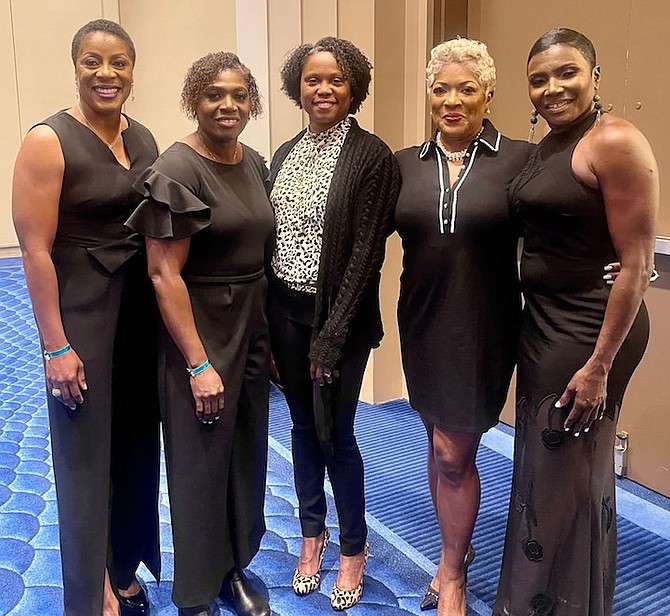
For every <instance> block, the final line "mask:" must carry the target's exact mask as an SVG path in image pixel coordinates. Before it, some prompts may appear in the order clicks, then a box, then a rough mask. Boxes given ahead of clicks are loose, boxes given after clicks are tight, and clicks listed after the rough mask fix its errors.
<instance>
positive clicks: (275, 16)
mask: <svg viewBox="0 0 670 616" xmlns="http://www.w3.org/2000/svg"><path fill="white" fill-rule="evenodd" d="M301 15H302V11H301V2H300V0H268V24H269V27H268V50H269V71H270V76H269V82H270V94H269V106H270V145H271V149H272V152H274V151H275V150H276V149H277V148H278V147H279V146H280V145H281V144H282V143H284V142H285V141H287V140H288V139H290V138H291V137H293V136H294V135H295V134H296V133H297V132H298V131H300V130H301V129H302V127H303V123H302V115H301V113H300V111H299V110H298V108H297V107H296V106H295V104H294V103H293V102H292V101H290V100H289V99H288V98H286V96H285V95H284V93H283V92H282V91H281V79H280V77H279V69H280V67H281V65H282V63H283V61H284V58H285V56H286V54H287V53H288V52H289V51H290V50H291V49H293V48H294V47H297V46H298V45H300V44H301V43H302V39H301V36H302V26H301V20H302V17H301Z"/></svg>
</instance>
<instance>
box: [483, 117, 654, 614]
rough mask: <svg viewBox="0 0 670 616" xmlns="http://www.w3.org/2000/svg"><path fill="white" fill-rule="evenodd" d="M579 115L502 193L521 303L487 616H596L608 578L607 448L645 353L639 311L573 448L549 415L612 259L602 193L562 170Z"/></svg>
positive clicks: (578, 362)
mask: <svg viewBox="0 0 670 616" xmlns="http://www.w3.org/2000/svg"><path fill="white" fill-rule="evenodd" d="M594 118H595V116H594V115H593V114H589V115H588V116H586V117H585V118H584V119H583V120H582V121H581V122H580V123H579V124H578V125H576V126H575V127H574V128H573V129H570V130H569V131H567V132H565V133H560V134H554V133H550V134H549V135H547V137H545V139H544V140H543V141H542V142H541V143H540V145H539V148H538V150H537V153H536V155H535V156H534V157H533V158H532V159H531V161H530V162H529V164H528V166H527V167H526V168H525V169H524V171H523V172H522V173H521V174H520V176H519V177H518V178H517V180H516V182H515V183H514V184H513V185H512V189H511V199H512V201H513V204H514V206H515V207H516V209H517V210H518V213H519V216H520V217H521V220H522V223H523V236H524V250H523V256H522V262H521V282H522V290H523V293H524V297H525V300H526V304H525V309H524V319H523V325H522V333H521V342H520V350H519V359H518V378H517V409H516V430H517V432H516V439H515V449H514V479H513V483H512V494H511V502H510V509H509V518H508V524H507V536H506V540H505V550H504V554H503V567H502V573H501V579H500V586H499V588H498V597H497V600H496V603H495V607H494V614H495V615H496V616H498V615H500V616H501V615H503V614H504V615H514V616H525V615H527V614H537V615H540V614H547V615H548V614H551V615H552V616H585V615H587V614H588V615H589V616H606V615H608V614H611V611H612V600H613V594H614V584H615V577H616V550H617V541H616V510H615V503H614V462H613V448H614V436H615V432H616V421H617V417H618V414H619V409H620V406H621V401H622V398H623V395H624V391H625V389H626V386H627V384H628V381H629V379H630V377H631V375H632V374H633V371H634V370H635V368H636V367H637V365H638V363H639V361H640V359H641V358H642V355H643V353H644V350H645V347H646V344H647V339H648V334H649V322H648V317H647V312H646V308H645V306H644V304H642V305H641V307H640V310H639V312H638V315H637V318H636V319H635V322H634V324H633V326H632V328H631V330H630V332H629V334H628V336H627V338H626V340H625V342H624V343H623V345H622V347H621V349H620V350H619V353H618V354H617V356H616V359H615V361H614V363H613V366H612V369H611V372H610V374H609V378H608V387H607V408H606V412H605V418H604V419H603V421H597V422H596V423H595V424H594V425H593V427H592V429H591V430H590V431H589V432H588V433H583V434H582V435H581V436H579V437H578V438H575V437H574V436H572V434H571V433H570V434H569V433H566V432H564V431H563V428H562V424H563V422H564V421H565V419H566V417H567V414H568V411H567V410H565V409H556V408H554V403H555V402H556V400H557V399H558V398H559V397H560V395H561V394H562V393H563V391H564V389H565V386H566V385H567V383H568V381H569V380H570V378H571V377H572V375H573V374H574V373H575V372H576V371H577V370H578V369H579V368H581V367H582V366H583V365H584V364H585V363H586V361H587V359H588V358H589V357H590V355H591V354H592V352H593V349H594V346H595V343H596V339H597V337H598V334H599V332H600V328H601V326H602V322H603V319H604V315H605V308H606V306H607V299H608V294H609V289H608V287H607V285H606V284H605V282H604V281H603V280H602V268H603V266H604V265H605V264H607V263H608V262H610V261H615V260H618V259H617V257H616V253H615V250H614V247H613V245H612V240H611V238H610V235H609V232H608V227H607V220H606V216H605V205H604V201H603V196H602V193H601V192H600V191H599V190H596V189H593V188H591V187H589V186H586V185H585V184H583V183H582V182H581V181H580V180H579V179H578V178H577V177H576V175H575V174H574V172H573V171H572V167H571V160H572V154H573V151H574V149H575V146H576V145H577V143H578V142H579V140H580V139H581V137H582V136H583V135H584V133H585V132H586V131H587V130H588V129H589V128H590V127H591V126H592V124H593V122H594Z"/></svg>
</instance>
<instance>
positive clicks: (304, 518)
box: [268, 279, 370, 556]
mask: <svg viewBox="0 0 670 616" xmlns="http://www.w3.org/2000/svg"><path fill="white" fill-rule="evenodd" d="M268 316H269V322H270V341H271V347H272V353H273V356H274V360H275V363H276V365H277V370H278V372H279V377H280V378H281V382H282V385H283V388H284V395H285V396H286V402H287V404H288V407H289V409H290V412H291V420H292V423H293V427H292V430H291V449H292V454H293V469H294V478H295V487H296V493H297V495H298V503H299V516H300V525H301V528H302V534H303V536H304V537H316V536H317V535H319V534H320V533H321V532H322V531H323V529H324V527H325V519H326V494H325V491H324V480H325V472H326V469H327V470H328V477H329V479H330V483H331V485H332V487H333V494H334V497H335V506H336V509H337V516H338V520H339V525H340V550H341V553H342V554H343V555H345V556H355V555H356V554H359V553H360V552H361V551H362V550H363V548H364V547H365V542H366V539H367V525H366V523H365V495H364V487H363V459H362V458H361V453H360V450H359V449H358V443H357V442H356V437H355V436H354V418H355V414H356V406H357V404H358V396H359V394H360V390H361V385H362V383H363V374H364V372H365V366H366V364H367V360H368V357H369V355H370V349H369V348H367V347H363V348H361V347H360V346H357V345H356V344H355V341H353V342H352V344H351V345H350V347H349V348H347V349H346V351H345V354H344V357H343V359H342V361H341V363H340V365H339V366H336V368H337V369H339V371H340V375H339V379H338V380H337V381H336V382H335V384H334V386H333V397H332V400H333V405H332V414H333V454H332V455H331V456H326V455H325V454H324V452H323V450H322V447H321V444H320V442H319V439H318V437H317V431H316V424H315V411H314V400H315V396H318V395H320V392H319V391H318V387H319V386H318V385H316V384H315V383H314V382H313V381H312V379H311V377H310V372H309V368H310V359H309V349H310V340H311V337H312V329H313V327H312V323H313V322H314V296H313V295H312V294H309V293H300V292H296V291H292V290H290V289H288V288H287V287H286V286H285V285H283V284H282V283H281V282H279V281H278V280H276V279H275V280H273V281H272V282H271V285H270V297H269V310H268Z"/></svg>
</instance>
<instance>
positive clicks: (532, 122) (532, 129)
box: [528, 109, 539, 143]
mask: <svg viewBox="0 0 670 616" xmlns="http://www.w3.org/2000/svg"><path fill="white" fill-rule="evenodd" d="M538 115H539V113H538V111H537V109H533V111H531V112H530V132H529V133H528V142H529V143H533V138H534V137H535V126H536V125H537V116H538Z"/></svg>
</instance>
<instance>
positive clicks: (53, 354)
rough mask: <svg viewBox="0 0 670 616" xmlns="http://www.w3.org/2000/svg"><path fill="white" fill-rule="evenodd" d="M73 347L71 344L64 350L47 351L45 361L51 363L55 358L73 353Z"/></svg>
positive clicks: (45, 351)
mask: <svg viewBox="0 0 670 616" xmlns="http://www.w3.org/2000/svg"><path fill="white" fill-rule="evenodd" d="M71 350H72V347H71V346H70V345H69V344H66V345H65V346H64V347H63V348H62V349H58V350H57V351H47V350H46V349H45V350H44V353H43V355H44V359H46V360H47V361H51V360H52V359H53V358H54V357H60V356H61V355H65V353H67V352H68V351H71Z"/></svg>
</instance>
